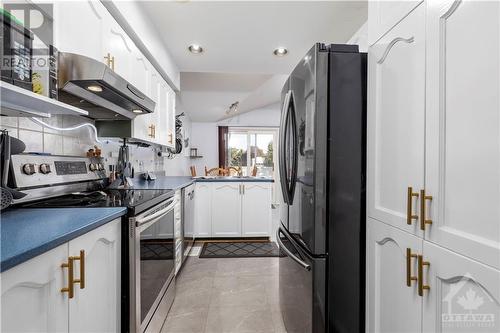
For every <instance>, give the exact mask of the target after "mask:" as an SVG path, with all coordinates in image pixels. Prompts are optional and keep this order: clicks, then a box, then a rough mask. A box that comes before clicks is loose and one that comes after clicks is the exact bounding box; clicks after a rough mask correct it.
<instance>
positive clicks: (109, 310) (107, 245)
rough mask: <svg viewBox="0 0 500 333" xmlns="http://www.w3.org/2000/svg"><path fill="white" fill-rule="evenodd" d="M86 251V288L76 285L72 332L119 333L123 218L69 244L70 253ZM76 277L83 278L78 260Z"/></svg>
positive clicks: (75, 253)
mask: <svg viewBox="0 0 500 333" xmlns="http://www.w3.org/2000/svg"><path fill="white" fill-rule="evenodd" d="M80 250H84V251H85V288H84V289H80V286H79V285H78V284H75V298H74V299H72V300H71V302H70V305H69V331H70V332H118V331H119V330H120V288H121V275H120V265H121V260H120V219H117V220H115V221H112V222H109V223H107V224H105V225H103V226H101V227H99V228H97V229H95V230H93V231H91V232H89V233H87V234H85V235H83V236H81V237H78V238H76V239H74V240H72V241H70V242H69V254H70V255H71V256H79V255H80ZM74 270H75V272H74V274H75V278H79V277H80V276H81V271H80V262H79V261H78V260H77V261H75V268H74Z"/></svg>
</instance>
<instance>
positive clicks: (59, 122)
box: [42, 116, 63, 134]
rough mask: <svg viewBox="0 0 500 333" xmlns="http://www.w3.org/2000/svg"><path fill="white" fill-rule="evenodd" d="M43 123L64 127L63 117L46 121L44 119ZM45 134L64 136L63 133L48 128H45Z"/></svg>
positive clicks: (55, 117)
mask: <svg viewBox="0 0 500 333" xmlns="http://www.w3.org/2000/svg"><path fill="white" fill-rule="evenodd" d="M42 121H43V122H45V123H47V124H49V125H52V126H55V127H62V125H63V123H62V117H61V116H54V117H50V118H46V119H42ZM43 132H44V133H52V134H62V131H57V130H53V129H51V128H48V127H46V126H43Z"/></svg>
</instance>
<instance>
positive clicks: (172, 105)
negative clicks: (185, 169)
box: [165, 83, 176, 148]
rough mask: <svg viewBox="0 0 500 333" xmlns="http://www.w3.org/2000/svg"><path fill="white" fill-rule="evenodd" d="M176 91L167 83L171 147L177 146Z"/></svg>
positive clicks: (168, 129) (168, 140)
mask: <svg viewBox="0 0 500 333" xmlns="http://www.w3.org/2000/svg"><path fill="white" fill-rule="evenodd" d="M165 84H166V83H165ZM175 112H176V111H175V91H173V89H172V88H170V86H169V85H167V128H166V132H167V141H166V142H167V143H166V145H167V146H169V147H172V148H174V147H175V134H176V133H175Z"/></svg>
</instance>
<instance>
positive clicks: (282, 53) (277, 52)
mask: <svg viewBox="0 0 500 333" xmlns="http://www.w3.org/2000/svg"><path fill="white" fill-rule="evenodd" d="M287 53H288V50H287V49H286V47H278V48H277V49H276V50H274V51H273V54H274V55H275V56H277V57H283V56H285V55H286V54H287Z"/></svg>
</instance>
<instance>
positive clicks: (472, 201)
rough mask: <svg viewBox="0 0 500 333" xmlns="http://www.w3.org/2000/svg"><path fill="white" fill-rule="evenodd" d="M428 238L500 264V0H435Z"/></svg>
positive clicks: (428, 127) (430, 43)
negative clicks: (487, 0)
mask: <svg viewBox="0 0 500 333" xmlns="http://www.w3.org/2000/svg"><path fill="white" fill-rule="evenodd" d="M428 6H429V10H428V18H427V25H428V26H427V29H428V32H429V33H428V47H427V66H428V67H427V77H428V83H427V111H426V112H427V115H426V130H427V132H426V138H427V139H426V191H427V194H428V195H432V196H433V199H432V202H430V203H429V204H428V206H429V213H428V214H427V215H428V216H427V218H431V219H432V221H433V224H432V225H428V226H426V229H427V231H426V238H428V239H429V240H431V241H432V242H435V243H438V244H439V245H442V246H444V247H447V248H450V249H451V250H453V251H456V252H459V253H463V254H465V255H467V256H470V257H472V258H474V259H476V260H479V261H481V262H483V263H486V264H489V265H492V266H494V267H496V268H497V269H498V268H500V223H499V221H500V205H499V202H500V172H499V170H500V140H499V138H500V113H499V110H500V94H499V91H500V50H499V47H500V3H499V2H497V1H492V2H486V1H484V2H482V1H481V2H475V1H474V2H470V1H451V0H444V1H433V2H430V3H429V5H428Z"/></svg>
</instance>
